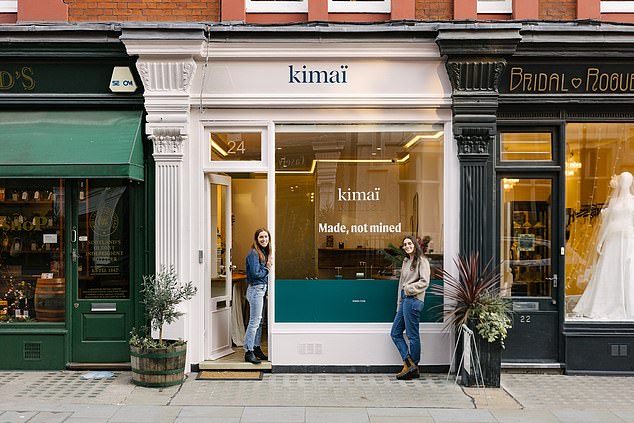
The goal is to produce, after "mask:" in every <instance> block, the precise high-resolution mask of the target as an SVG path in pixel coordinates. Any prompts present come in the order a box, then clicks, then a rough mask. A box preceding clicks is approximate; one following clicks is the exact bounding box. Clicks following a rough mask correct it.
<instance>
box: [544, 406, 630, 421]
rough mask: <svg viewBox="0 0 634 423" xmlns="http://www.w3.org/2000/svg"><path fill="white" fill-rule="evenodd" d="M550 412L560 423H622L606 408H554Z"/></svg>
mask: <svg viewBox="0 0 634 423" xmlns="http://www.w3.org/2000/svg"><path fill="white" fill-rule="evenodd" d="M550 412H551V413H552V414H553V415H554V416H555V417H557V418H558V419H559V421H560V422H562V423H623V420H621V419H620V418H619V417H618V416H616V415H615V414H612V413H611V412H610V411H608V410H588V409H567V408H563V409H556V410H550Z"/></svg>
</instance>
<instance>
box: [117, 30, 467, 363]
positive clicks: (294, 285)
mask: <svg viewBox="0 0 634 423" xmlns="http://www.w3.org/2000/svg"><path fill="white" fill-rule="evenodd" d="M380 28H382V29H380ZM305 29H306V28H303V29H302V31H300V32H304V34H303V35H300V34H299V33H297V32H296V31H295V30H294V29H288V28H287V29H280V28H277V29H275V30H270V29H268V28H266V27H260V28H257V27H250V28H249V27H245V28H243V30H239V29H238V30H236V29H232V30H229V29H226V28H223V27H221V26H219V27H217V28H212V29H211V30H210V32H209V33H205V32H203V31H202V29H201V30H199V31H196V30H192V29H189V30H188V31H174V32H170V31H158V32H153V31H148V30H146V29H144V28H128V30H126V31H124V34H123V36H122V40H123V42H124V43H125V45H126V48H127V50H128V53H129V54H131V55H138V56H139V60H138V62H137V66H138V69H139V74H140V75H141V77H142V78H143V84H144V87H145V107H146V110H147V112H148V116H147V131H148V134H149V136H150V138H151V139H152V140H153V142H154V158H155V161H156V201H157V213H156V228H157V229H156V231H157V232H156V237H157V257H156V264H157V267H160V266H162V265H175V266H176V268H177V271H178V272H179V274H180V275H181V277H182V278H183V280H192V281H194V283H196V284H197V285H198V288H199V290H198V295H197V296H196V297H195V298H194V299H193V300H191V301H190V302H189V303H188V304H187V305H186V306H185V307H184V308H183V311H184V312H185V313H186V314H185V316H184V318H182V319H181V320H180V321H179V322H177V323H176V324H174V325H172V326H171V327H170V329H169V331H170V332H171V335H172V336H177V337H178V336H180V337H183V338H186V339H188V341H189V344H188V362H189V364H190V365H191V368H204V366H205V365H206V364H207V363H210V362H213V361H214V360H217V359H220V358H222V357H224V356H227V355H228V354H231V353H232V352H234V351H236V352H237V354H239V355H240V354H243V352H242V343H243V340H244V326H245V323H246V322H245V313H244V309H245V306H246V305H245V299H244V290H245V287H246V286H245V276H244V271H245V258H246V255H247V253H248V252H249V250H250V248H251V245H252V243H253V241H254V239H253V234H254V232H255V230H256V229H257V228H260V227H266V228H267V229H268V230H269V231H270V233H271V236H272V246H273V251H274V253H273V254H274V267H273V270H272V275H271V277H270V280H269V291H268V301H267V308H266V323H265V324H266V326H265V335H264V338H265V341H263V342H264V343H265V345H266V349H267V350H268V352H269V357H270V359H271V364H272V368H273V370H274V371H299V370H306V369H308V370H310V369H313V370H315V369H320V370H330V371H367V369H372V368H374V369H379V368H388V367H390V368H391V367H395V366H397V365H398V363H399V362H400V357H399V355H398V353H397V351H396V349H395V348H394V346H393V345H392V342H391V339H390V336H389V331H390V327H391V322H392V320H393V318H394V314H395V311H396V291H397V283H398V276H397V270H398V267H399V264H398V260H399V254H400V253H399V250H398V247H399V246H400V242H401V241H402V238H403V236H405V235H406V234H414V235H417V236H419V237H421V240H422V241H423V240H424V241H423V242H425V243H426V245H427V246H428V248H429V257H430V259H431V261H432V266H434V267H442V266H444V267H447V266H451V258H452V257H453V256H455V254H456V253H457V250H458V233H457V231H455V228H456V226H457V222H458V216H459V215H458V212H457V211H458V180H457V179H458V170H459V168H458V159H457V154H456V152H455V151H454V146H453V143H452V142H449V140H451V139H452V135H451V133H452V125H451V85H450V82H449V80H448V78H447V73H446V70H445V64H444V62H443V60H442V59H441V57H440V54H439V51H438V47H437V45H436V44H435V42H434V33H433V32H430V31H418V32H416V33H413V34H407V33H405V32H404V31H400V30H399V31H391V30H388V31H385V32H384V31H383V30H384V29H385V28H383V27H380V26H379V27H377V28H370V29H368V30H366V29H364V30H363V31H360V32H359V33H357V34H350V33H347V34H345V36H344V32H346V31H347V30H349V29H350V28H347V27H346V26H345V25H344V26H340V27H339V28H331V29H329V30H328V31H327V32H326V33H320V34H317V33H313V32H312V31H307V32H305V31H304V30H305ZM357 30H358V28H357V29H355V31H357ZM291 39H293V40H294V41H289V40H291ZM433 283H440V281H433ZM439 305H440V306H442V298H441V297H434V296H432V295H429V296H428V297H427V300H426V304H425V311H424V313H423V318H422V320H423V323H422V324H421V337H422V341H423V359H422V364H423V366H427V367H428V368H430V369H431V368H444V369H446V368H447V367H448V364H449V361H450V353H451V342H450V337H449V336H448V335H447V334H446V332H444V330H443V322H442V316H441V310H440V308H439V307H438V306H439Z"/></svg>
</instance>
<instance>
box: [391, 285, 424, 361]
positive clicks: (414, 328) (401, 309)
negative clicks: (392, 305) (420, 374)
mask: <svg viewBox="0 0 634 423" xmlns="http://www.w3.org/2000/svg"><path fill="white" fill-rule="evenodd" d="M400 295H401V304H400V305H399V306H398V311H397V312H396V316H395V317H394V323H392V330H391V332H390V336H391V337H392V342H394V345H396V348H397V349H398V352H399V353H400V354H401V358H402V359H403V361H405V359H406V358H407V356H409V357H410V358H411V359H412V361H413V362H414V364H418V362H419V361H420V333H419V330H418V327H419V325H420V312H421V310H422V309H423V302H422V301H420V300H418V299H416V298H414V297H406V296H405V295H404V293H403V291H401V292H400ZM403 331H405V333H406V334H407V339H408V340H409V348H408V346H407V343H406V342H405V338H404V337H403Z"/></svg>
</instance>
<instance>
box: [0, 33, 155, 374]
mask: <svg viewBox="0 0 634 423" xmlns="http://www.w3.org/2000/svg"><path fill="white" fill-rule="evenodd" d="M107 28H109V27H105V26H104V27H103V28H101V27H99V26H93V27H91V28H90V29H89V30H80V29H78V28H72V29H69V28H66V29H65V30H64V31H58V30H55V29H54V28H53V29H50V30H43V31H44V32H42V33H40V35H41V36H42V37H43V39H45V40H46V41H45V42H32V41H31V40H30V38H29V37H28V36H25V35H23V33H22V32H20V27H17V28H16V27H13V30H14V31H15V33H12V34H11V36H12V37H11V38H12V39H13V40H14V41H15V40H18V41H17V42H12V43H7V44H5V45H3V46H1V48H0V51H2V53H1V54H2V56H3V57H2V61H1V62H2V65H0V149H1V151H2V154H1V155H0V344H2V345H3V359H2V360H1V361H0V369H3V370H4V369H24V370H40V369H63V368H81V367H82V366H92V367H95V366H104V365H112V364H115V365H117V366H122V365H125V363H128V362H129V349H128V345H127V338H128V334H129V332H130V330H131V329H132V327H133V326H135V325H138V323H137V322H138V321H139V320H140V316H141V313H140V310H139V309H138V305H137V304H136V303H137V302H138V301H135V299H136V298H137V297H138V292H137V288H136V284H135V281H136V280H138V279H139V277H140V275H142V274H144V273H147V268H146V267H147V266H148V261H149V260H150V258H149V255H148V254H147V252H146V248H147V245H149V242H148V240H147V239H146V234H147V227H148V219H147V216H146V211H145V210H146V207H145V204H146V201H147V198H146V196H145V192H146V186H147V180H148V175H147V174H146V169H148V168H150V167H149V166H147V165H146V164H145V163H144V162H145V161H146V156H145V154H144V146H143V144H144V137H143V121H144V119H143V111H142V110H143V109H142V107H143V106H142V105H143V97H142V88H141V87H140V86H139V82H138V81H139V79H138V76H137V75H136V70H135V68H134V59H133V58H131V57H129V56H128V55H126V54H125V50H124V48H123V47H122V45H121V44H120V43H119V41H118V35H117V34H116V33H115V32H113V31H110V30H108V29H107ZM67 32H73V34H72V38H73V39H75V40H77V41H76V42H73V43H68V42H63V41H59V40H62V39H65V40H67V39H69V34H68V33H67ZM7 38H9V37H7Z"/></svg>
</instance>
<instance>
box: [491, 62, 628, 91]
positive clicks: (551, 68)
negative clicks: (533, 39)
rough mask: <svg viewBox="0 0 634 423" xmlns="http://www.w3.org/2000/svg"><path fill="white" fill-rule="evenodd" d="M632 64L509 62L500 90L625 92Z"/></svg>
mask: <svg viewBox="0 0 634 423" xmlns="http://www.w3.org/2000/svg"><path fill="white" fill-rule="evenodd" d="M633 92H634V68H633V67H632V66H631V65H627V64H619V63H613V64H602V65H597V66H593V65H580V64H569V63H566V64H558V63H554V64H553V63H551V64H538V63H531V64H521V65H512V64H509V65H508V66H507V68H506V71H505V72H504V74H503V75H502V78H501V81H500V94H629V93H633Z"/></svg>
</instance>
